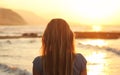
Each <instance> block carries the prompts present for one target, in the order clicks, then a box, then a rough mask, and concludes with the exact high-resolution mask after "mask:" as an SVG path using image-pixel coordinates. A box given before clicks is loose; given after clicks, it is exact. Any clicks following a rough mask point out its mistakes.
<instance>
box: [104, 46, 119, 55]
mask: <svg viewBox="0 0 120 75" xmlns="http://www.w3.org/2000/svg"><path fill="white" fill-rule="evenodd" d="M105 49H106V50H107V51H110V52H113V53H115V54H117V55H120V50H118V49H115V48H110V47H106V48H105Z"/></svg>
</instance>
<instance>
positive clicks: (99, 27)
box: [92, 25, 102, 32]
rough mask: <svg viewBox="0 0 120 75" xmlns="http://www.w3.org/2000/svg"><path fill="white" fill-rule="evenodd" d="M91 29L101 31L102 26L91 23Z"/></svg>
mask: <svg viewBox="0 0 120 75" xmlns="http://www.w3.org/2000/svg"><path fill="white" fill-rule="evenodd" d="M92 31H95V32H98V31H102V27H101V26H100V25H93V26H92Z"/></svg>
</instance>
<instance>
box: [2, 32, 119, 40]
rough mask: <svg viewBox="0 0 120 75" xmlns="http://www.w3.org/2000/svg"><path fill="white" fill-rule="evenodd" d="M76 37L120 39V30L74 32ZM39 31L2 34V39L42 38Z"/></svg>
mask: <svg viewBox="0 0 120 75" xmlns="http://www.w3.org/2000/svg"><path fill="white" fill-rule="evenodd" d="M74 34H75V38H77V39H78V38H79V39H118V38H120V32H74ZM40 37H42V35H38V33H34V32H33V33H23V34H22V35H21V36H0V39H7V38H11V39H12V38H40Z"/></svg>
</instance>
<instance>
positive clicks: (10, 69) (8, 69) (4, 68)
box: [0, 63, 32, 75]
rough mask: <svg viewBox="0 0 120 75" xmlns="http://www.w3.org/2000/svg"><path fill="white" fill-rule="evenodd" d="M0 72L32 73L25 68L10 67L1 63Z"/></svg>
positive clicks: (23, 74) (9, 74) (17, 74)
mask: <svg viewBox="0 0 120 75" xmlns="http://www.w3.org/2000/svg"><path fill="white" fill-rule="evenodd" d="M0 72H3V73H4V75H32V74H31V73H30V72H28V71H27V70H22V69H20V68H17V67H11V66H8V65H6V64H1V63H0Z"/></svg>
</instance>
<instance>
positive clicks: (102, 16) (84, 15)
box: [0, 0, 120, 25]
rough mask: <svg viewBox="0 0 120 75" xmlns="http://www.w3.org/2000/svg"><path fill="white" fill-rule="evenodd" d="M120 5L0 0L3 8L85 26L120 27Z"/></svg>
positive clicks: (98, 0) (93, 0)
mask: <svg viewBox="0 0 120 75" xmlns="http://www.w3.org/2000/svg"><path fill="white" fill-rule="evenodd" d="M119 3H120V0H0V5H1V7H6V8H11V9H20V10H27V11H31V12H34V13H36V14H37V15H39V16H41V17H44V18H45V19H51V18H56V17H59V18H64V19H66V20H68V21H70V22H73V23H76V24H83V25H84V24H85V25H120V4H119Z"/></svg>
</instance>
